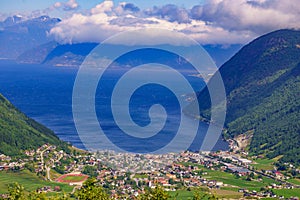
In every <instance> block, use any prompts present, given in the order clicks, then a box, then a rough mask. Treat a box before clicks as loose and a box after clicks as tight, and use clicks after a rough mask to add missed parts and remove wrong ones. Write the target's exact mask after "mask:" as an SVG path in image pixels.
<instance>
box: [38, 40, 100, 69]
mask: <svg viewBox="0 0 300 200" xmlns="http://www.w3.org/2000/svg"><path fill="white" fill-rule="evenodd" d="M97 45H98V44H97V43H79V44H62V45H58V46H56V47H55V48H54V49H53V50H52V51H50V52H49V54H48V55H47V56H46V58H45V59H44V61H43V62H42V63H44V64H49V65H54V66H80V65H81V63H82V62H83V61H84V59H85V57H86V56H87V55H88V54H89V53H90V52H91V51H92V50H93V49H94V48H95V47H96V46H97Z"/></svg>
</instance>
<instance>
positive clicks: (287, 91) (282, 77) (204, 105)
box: [186, 30, 300, 164]
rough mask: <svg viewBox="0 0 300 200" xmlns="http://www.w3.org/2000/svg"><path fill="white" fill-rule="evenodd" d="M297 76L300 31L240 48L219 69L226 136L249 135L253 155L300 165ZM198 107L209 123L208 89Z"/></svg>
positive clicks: (270, 36)
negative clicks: (277, 158)
mask: <svg viewBox="0 0 300 200" xmlns="http://www.w3.org/2000/svg"><path fill="white" fill-rule="evenodd" d="M299 71H300V31H295V30H279V31H275V32H272V33H269V34H266V35H264V36H262V37H259V38H258V39H256V40H254V41H253V42H251V43H250V44H248V45H246V46H245V47H243V48H242V49H241V50H240V51H239V52H238V53H237V54H236V55H235V56H233V57H232V58H231V59H230V60H229V61H228V62H226V63H225V64H224V65H223V66H222V67H221V68H220V73H221V75H222V78H223V81H224V85H225V89H226V95H227V116H226V124H225V127H226V128H227V133H228V134H229V135H230V136H234V135H238V134H241V133H245V132H247V131H252V132H254V135H253V138H252V141H251V144H250V151H251V152H252V153H255V154H264V155H266V156H267V157H270V158H273V157H276V156H279V155H284V156H283V157H282V158H281V160H280V161H281V162H293V163H298V164H300V120H299V119H300V99H299V97H300V73H299ZM214 79H215V77H213V78H212V79H211V82H213V81H214ZM194 103H196V102H194ZM198 103H199V106H200V107H201V110H202V111H203V112H202V117H205V118H209V115H210V112H209V110H210V100H209V93H208V91H207V89H204V90H202V91H201V92H200V93H199V95H198ZM192 108H193V104H191V105H190V106H189V107H188V108H187V109H186V112H188V113H192Z"/></svg>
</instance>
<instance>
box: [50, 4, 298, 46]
mask: <svg viewBox="0 0 300 200" xmlns="http://www.w3.org/2000/svg"><path fill="white" fill-rule="evenodd" d="M69 2H75V1H72V0H70V1H69ZM77 6H78V5H77ZM299 13H300V5H299V4H298V3H297V0H286V1H281V0H210V1H207V3H206V4H204V5H195V6H194V7H192V8H191V9H186V8H183V7H179V6H177V5H172V4H168V5H165V6H161V7H157V6H154V7H152V8H148V9H140V8H139V7H137V6H136V5H134V4H132V3H125V2H123V3H119V4H114V2H113V1H104V2H102V3H100V4H98V5H97V6H95V7H94V8H92V9H91V10H90V11H89V13H86V14H82V13H76V14H73V15H72V16H71V17H69V18H66V19H63V20H62V22H60V23H58V24H57V25H56V27H54V28H53V29H52V30H51V31H50V34H52V35H54V36H55V38H56V39H57V40H58V41H59V42H61V43H78V42H101V41H103V40H104V39H106V38H107V37H109V36H112V35H114V34H116V33H119V32H121V31H127V30H135V29H142V28H164V29H169V30H175V31H179V32H182V33H185V34H186V35H188V36H190V37H191V38H193V39H195V40H197V41H199V42H200V43H202V44H243V43H247V42H249V41H250V40H252V39H253V38H254V37H257V36H258V35H261V34H263V33H266V32H269V31H272V30H275V29H281V28H299V27H300V24H299V21H300V15H299Z"/></svg>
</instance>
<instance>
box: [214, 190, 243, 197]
mask: <svg viewBox="0 0 300 200" xmlns="http://www.w3.org/2000/svg"><path fill="white" fill-rule="evenodd" d="M212 193H213V194H214V195H215V196H216V197H218V198H220V199H240V198H242V197H243V194H242V193H240V192H235V191H230V190H222V189H221V190H220V189H212Z"/></svg>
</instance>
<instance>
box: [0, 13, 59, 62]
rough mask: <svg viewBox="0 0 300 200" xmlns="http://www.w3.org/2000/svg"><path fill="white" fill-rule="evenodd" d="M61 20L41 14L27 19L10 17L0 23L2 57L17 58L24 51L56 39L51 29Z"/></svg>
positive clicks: (0, 52) (0, 53) (0, 55)
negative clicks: (50, 33)
mask: <svg viewBox="0 0 300 200" xmlns="http://www.w3.org/2000/svg"><path fill="white" fill-rule="evenodd" d="M60 21H61V20H60V19H58V18H50V17H49V16H40V17H37V18H33V19H29V20H25V19H23V18H22V17H21V16H13V17H9V18H7V19H6V20H4V21H3V22H1V23H0V44H1V47H0V58H1V59H16V58H17V57H18V56H20V55H21V54H22V53H24V52H25V51H27V50H30V49H32V48H35V47H37V46H39V45H41V44H45V43H48V42H51V41H53V40H54V37H53V36H51V35H49V34H48V33H49V31H50V30H51V28H52V27H54V26H55V25H56V24H57V23H58V22H60Z"/></svg>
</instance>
